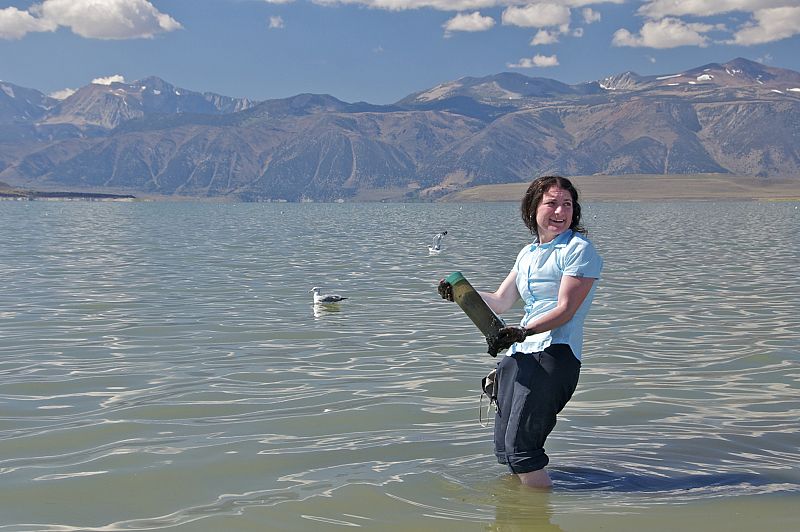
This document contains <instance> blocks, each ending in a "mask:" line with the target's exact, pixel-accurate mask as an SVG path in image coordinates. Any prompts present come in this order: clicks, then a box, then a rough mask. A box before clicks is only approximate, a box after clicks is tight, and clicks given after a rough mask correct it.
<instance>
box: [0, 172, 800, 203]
mask: <svg viewBox="0 0 800 532" xmlns="http://www.w3.org/2000/svg"><path fill="white" fill-rule="evenodd" d="M565 177H567V178H568V179H570V180H571V181H572V182H573V183H574V184H575V186H576V188H577V189H578V192H579V193H580V199H581V201H585V202H604V201H614V202H625V201H634V202H635V201H790V202H794V201H800V176H798V177H795V178H786V177H782V178H775V177H773V178H755V177H743V176H731V175H729V174H668V175H661V174H658V175H651V174H629V175H621V176H609V175H593V176H565ZM529 184H530V182H527V181H526V182H523V183H503V184H496V185H478V186H475V187H470V188H466V189H464V190H459V191H455V192H451V193H448V194H445V195H443V196H441V197H439V198H436V199H428V200H422V202H424V203H437V202H448V203H457V202H463V203H480V202H497V201H500V202H506V201H507V202H518V201H520V199H521V198H522V197H523V195H524V194H525V190H526V189H527V187H528V185H529ZM116 192H117V193H111V192H96V191H86V190H83V191H75V190H72V191H70V190H60V191H56V190H33V189H26V188H17V187H14V186H9V185H7V184H5V183H0V201H4V200H5V201H199V202H215V203H216V202H219V203H230V202H236V203H238V202H239V201H238V200H237V199H235V198H231V197H226V196H216V197H208V196H198V197H194V196H163V195H158V194H141V195H138V194H137V195H133V194H125V193H121V192H123V191H121V190H118V191H116ZM400 192H402V191H398V190H391V191H390V190H381V189H375V190H367V191H362V192H361V193H360V194H358V195H357V196H356V198H354V199H350V200H344V201H336V202H332V201H331V202H328V201H319V202H316V201H315V202H311V203H342V202H344V203H409V202H411V203H415V202H419V201H420V200H418V199H417V200H409V199H408V198H405V197H404V195H403V194H401V193H400ZM276 203H280V202H276Z"/></svg>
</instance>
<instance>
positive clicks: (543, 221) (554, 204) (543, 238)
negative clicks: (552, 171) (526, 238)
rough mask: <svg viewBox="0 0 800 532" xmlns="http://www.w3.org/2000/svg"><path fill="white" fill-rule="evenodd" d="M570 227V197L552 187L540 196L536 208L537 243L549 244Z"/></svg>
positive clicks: (562, 190) (558, 188)
mask: <svg viewBox="0 0 800 532" xmlns="http://www.w3.org/2000/svg"><path fill="white" fill-rule="evenodd" d="M570 225H572V195H571V194H570V193H569V191H568V190H566V189H563V188H561V187H559V186H557V185H553V186H552V187H550V188H549V189H547V191H546V192H545V193H544V195H543V196H542V201H541V203H539V206H538V207H537V208H536V227H537V228H538V233H539V242H542V243H544V242H550V241H551V240H553V239H554V238H555V237H557V236H558V235H560V234H561V233H563V232H564V231H566V230H567V229H569V226H570Z"/></svg>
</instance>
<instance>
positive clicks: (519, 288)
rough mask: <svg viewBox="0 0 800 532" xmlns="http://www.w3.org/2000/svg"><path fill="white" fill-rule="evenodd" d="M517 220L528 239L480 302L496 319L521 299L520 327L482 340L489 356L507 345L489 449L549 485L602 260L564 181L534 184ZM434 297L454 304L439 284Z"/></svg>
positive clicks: (530, 482)
mask: <svg viewBox="0 0 800 532" xmlns="http://www.w3.org/2000/svg"><path fill="white" fill-rule="evenodd" d="M522 219H523V221H524V222H525V225H526V226H527V227H528V229H530V231H531V234H533V236H534V241H533V243H532V244H530V245H527V246H525V247H524V248H522V250H521V251H520V252H519V254H518V255H517V260H516V262H515V263H514V267H513V268H512V269H511V272H510V273H509V274H508V276H507V277H506V279H505V280H504V281H503V282H502V284H501V285H500V287H499V288H498V289H497V290H496V291H495V292H492V293H487V292H480V294H481V297H483V299H484V300H485V301H486V303H487V304H488V305H489V306H490V307H491V308H492V310H494V311H495V312H496V313H498V314H502V313H503V312H506V311H508V310H509V309H511V307H512V306H513V305H514V303H515V302H516V301H517V299H519V298H520V297H521V298H522V299H523V301H524V302H525V316H524V317H523V318H522V321H521V322H520V325H519V326H516V327H506V328H504V329H501V330H500V332H499V333H498V335H497V336H496V337H492V338H488V339H487V342H488V344H489V353H490V354H492V355H496V354H497V352H498V351H499V350H501V349H506V348H510V349H509V350H508V352H507V353H506V354H507V356H505V357H503V360H501V361H499V362H498V364H497V377H496V378H497V385H496V386H497V388H496V389H497V406H498V409H497V415H496V417H495V425H494V447H495V455H496V456H497V460H498V462H500V463H501V464H506V465H508V467H509V469H511V471H512V473H514V474H516V475H517V476H518V477H519V479H520V481H521V482H522V483H523V484H525V485H527V486H531V487H537V488H549V487H550V486H551V485H552V482H551V481H550V476H549V475H548V473H547V471H546V470H545V466H546V465H547V464H548V462H549V458H548V457H547V454H545V451H544V442H545V439H546V438H547V435H548V434H550V431H552V430H553V427H554V426H555V424H556V414H558V413H559V412H560V411H561V410H562V409H563V408H564V406H565V405H566V404H567V401H569V399H570V398H571V397H572V393H573V392H574V391H575V387H576V386H577V384H578V376H579V374H580V367H581V347H582V344H583V321H584V318H585V317H586V314H587V313H588V311H589V307H590V305H591V302H592V297H593V295H594V289H595V280H597V279H599V278H600V272H601V270H602V268H603V260H602V259H601V258H600V255H598V253H597V251H596V250H595V248H594V246H593V245H592V243H591V242H590V241H589V240H588V239H587V238H586V237H585V233H586V230H585V229H584V228H583V226H582V225H581V206H580V204H579V203H578V191H577V190H576V189H575V187H574V186H573V185H572V183H571V182H570V181H569V180H568V179H566V178H563V177H559V176H545V177H540V178H538V179H536V180H534V181H533V182H532V183H531V184H530V186H529V187H528V190H527V192H526V193H525V197H524V198H523V200H522ZM439 293H440V294H441V296H442V297H443V298H444V299H448V300H450V301H452V300H453V295H452V287H451V286H450V285H449V284H448V283H446V282H444V281H442V282H441V283H440V284H439Z"/></svg>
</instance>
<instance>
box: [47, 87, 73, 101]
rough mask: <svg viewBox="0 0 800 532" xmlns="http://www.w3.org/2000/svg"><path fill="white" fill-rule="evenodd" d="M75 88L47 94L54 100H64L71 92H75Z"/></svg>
mask: <svg viewBox="0 0 800 532" xmlns="http://www.w3.org/2000/svg"><path fill="white" fill-rule="evenodd" d="M75 92H76V91H75V89H61V90H60V91H54V92H51V93H50V94H48V96H50V97H51V98H55V99H56V100H66V99H67V98H69V97H70V96H72V95H73V94H75Z"/></svg>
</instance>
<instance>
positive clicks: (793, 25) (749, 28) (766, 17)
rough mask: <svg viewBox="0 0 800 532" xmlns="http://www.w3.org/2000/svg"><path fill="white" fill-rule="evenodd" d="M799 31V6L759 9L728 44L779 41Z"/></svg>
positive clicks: (748, 44)
mask: <svg viewBox="0 0 800 532" xmlns="http://www.w3.org/2000/svg"><path fill="white" fill-rule="evenodd" d="M798 33H800V6H795V7H775V8H767V9H759V10H757V11H755V12H754V13H753V20H752V21H750V22H748V23H747V24H745V25H744V26H742V27H741V28H740V29H739V30H737V31H736V33H734V35H733V39H732V40H730V41H727V43H728V44H741V45H744V46H750V45H754V44H764V43H768V42H773V41H779V40H781V39H786V38H788V37H792V36H793V35H797V34H798Z"/></svg>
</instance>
